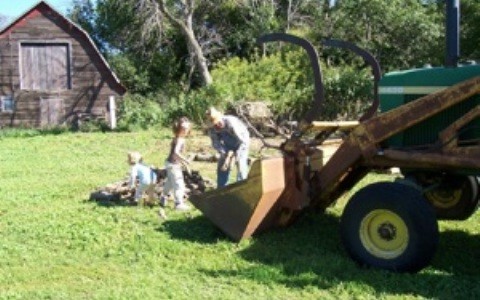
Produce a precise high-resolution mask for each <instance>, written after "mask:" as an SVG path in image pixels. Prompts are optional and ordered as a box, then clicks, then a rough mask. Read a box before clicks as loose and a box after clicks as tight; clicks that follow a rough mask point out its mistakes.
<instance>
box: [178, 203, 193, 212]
mask: <svg viewBox="0 0 480 300" xmlns="http://www.w3.org/2000/svg"><path fill="white" fill-rule="evenodd" d="M190 208H191V207H190V206H188V205H187V204H185V203H180V204H177V205H175V210H180V211H187V210H190Z"/></svg>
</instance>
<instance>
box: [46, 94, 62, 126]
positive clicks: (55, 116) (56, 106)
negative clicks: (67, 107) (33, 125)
mask: <svg viewBox="0 0 480 300" xmlns="http://www.w3.org/2000/svg"><path fill="white" fill-rule="evenodd" d="M63 114H64V109H63V99H60V98H46V99H40V125H41V126H55V125H60V123H61V120H62V116H63Z"/></svg>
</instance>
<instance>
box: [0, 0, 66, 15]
mask: <svg viewBox="0 0 480 300" xmlns="http://www.w3.org/2000/svg"><path fill="white" fill-rule="evenodd" d="M39 1H40V0H0V15H4V16H7V17H9V18H12V19H14V18H17V17H19V16H20V15H21V14H23V13H24V12H26V11H27V10H29V9H30V8H32V7H33V6H34V5H36V4H37V3H38V2H39ZM46 2H47V3H48V4H50V6H52V7H53V8H55V9H56V10H57V11H59V12H60V13H62V14H65V13H66V12H67V10H68V9H69V8H71V7H72V5H73V4H72V3H73V0H46Z"/></svg>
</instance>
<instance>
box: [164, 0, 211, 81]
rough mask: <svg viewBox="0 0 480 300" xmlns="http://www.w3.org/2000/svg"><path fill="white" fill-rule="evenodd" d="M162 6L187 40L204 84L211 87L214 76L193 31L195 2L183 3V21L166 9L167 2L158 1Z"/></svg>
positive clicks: (188, 0)
mask: <svg viewBox="0 0 480 300" xmlns="http://www.w3.org/2000/svg"><path fill="white" fill-rule="evenodd" d="M157 1H158V3H159V4H160V10H161V12H162V13H163V14H164V15H165V16H166V17H167V18H168V19H169V20H170V22H172V23H173V24H174V25H176V26H178V27H180V29H181V31H182V33H183V35H184V37H185V38H186V40H187V44H188V51H189V52H190V56H191V57H193V58H194V60H195V61H194V62H193V63H194V64H195V65H196V66H197V68H198V71H199V73H200V76H201V77H202V80H203V83H204V84H205V85H209V84H211V83H212V81H213V80H212V76H211V75H210V71H209V69H208V64H207V59H206V58H205V55H204V54H203V50H202V47H201V46H200V44H199V43H198V40H197V38H196V37H195V33H194V31H193V25H192V17H193V11H194V9H195V1H194V0H186V1H182V4H183V6H184V9H183V16H182V17H183V19H181V18H179V17H175V16H174V15H173V14H172V13H171V12H170V11H169V10H168V9H167V7H166V5H165V0H157Z"/></svg>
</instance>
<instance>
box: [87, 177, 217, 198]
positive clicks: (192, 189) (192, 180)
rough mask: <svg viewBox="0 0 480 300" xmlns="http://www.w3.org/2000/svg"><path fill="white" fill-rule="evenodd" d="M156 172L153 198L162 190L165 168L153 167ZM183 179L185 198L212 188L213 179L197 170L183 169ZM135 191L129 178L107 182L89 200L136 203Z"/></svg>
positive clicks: (158, 196)
mask: <svg viewBox="0 0 480 300" xmlns="http://www.w3.org/2000/svg"><path fill="white" fill-rule="evenodd" d="M153 170H154V172H155V173H156V174H157V183H156V185H155V199H159V198H160V195H161V194H162V191H163V184H164V182H165V180H166V178H167V171H166V170H165V169H153ZM183 178H184V179H185V187H186V191H185V198H189V196H190V195H192V194H193V195H198V194H201V193H203V192H205V191H206V190H208V189H210V188H213V187H214V184H213V181H211V180H210V179H204V178H203V177H202V176H201V175H200V173H199V172H198V171H191V172H187V171H185V170H184V171H183ZM134 195H135V191H134V190H132V189H130V188H129V178H128V177H127V178H125V179H123V180H120V181H117V182H113V183H109V184H107V185H106V186H104V187H99V188H97V189H96V190H95V191H93V192H92V193H91V194H90V200H92V201H99V202H103V203H116V204H120V205H121V204H125V205H136V204H137V203H135V201H134ZM156 204H157V203H145V205H150V206H153V205H156Z"/></svg>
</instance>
